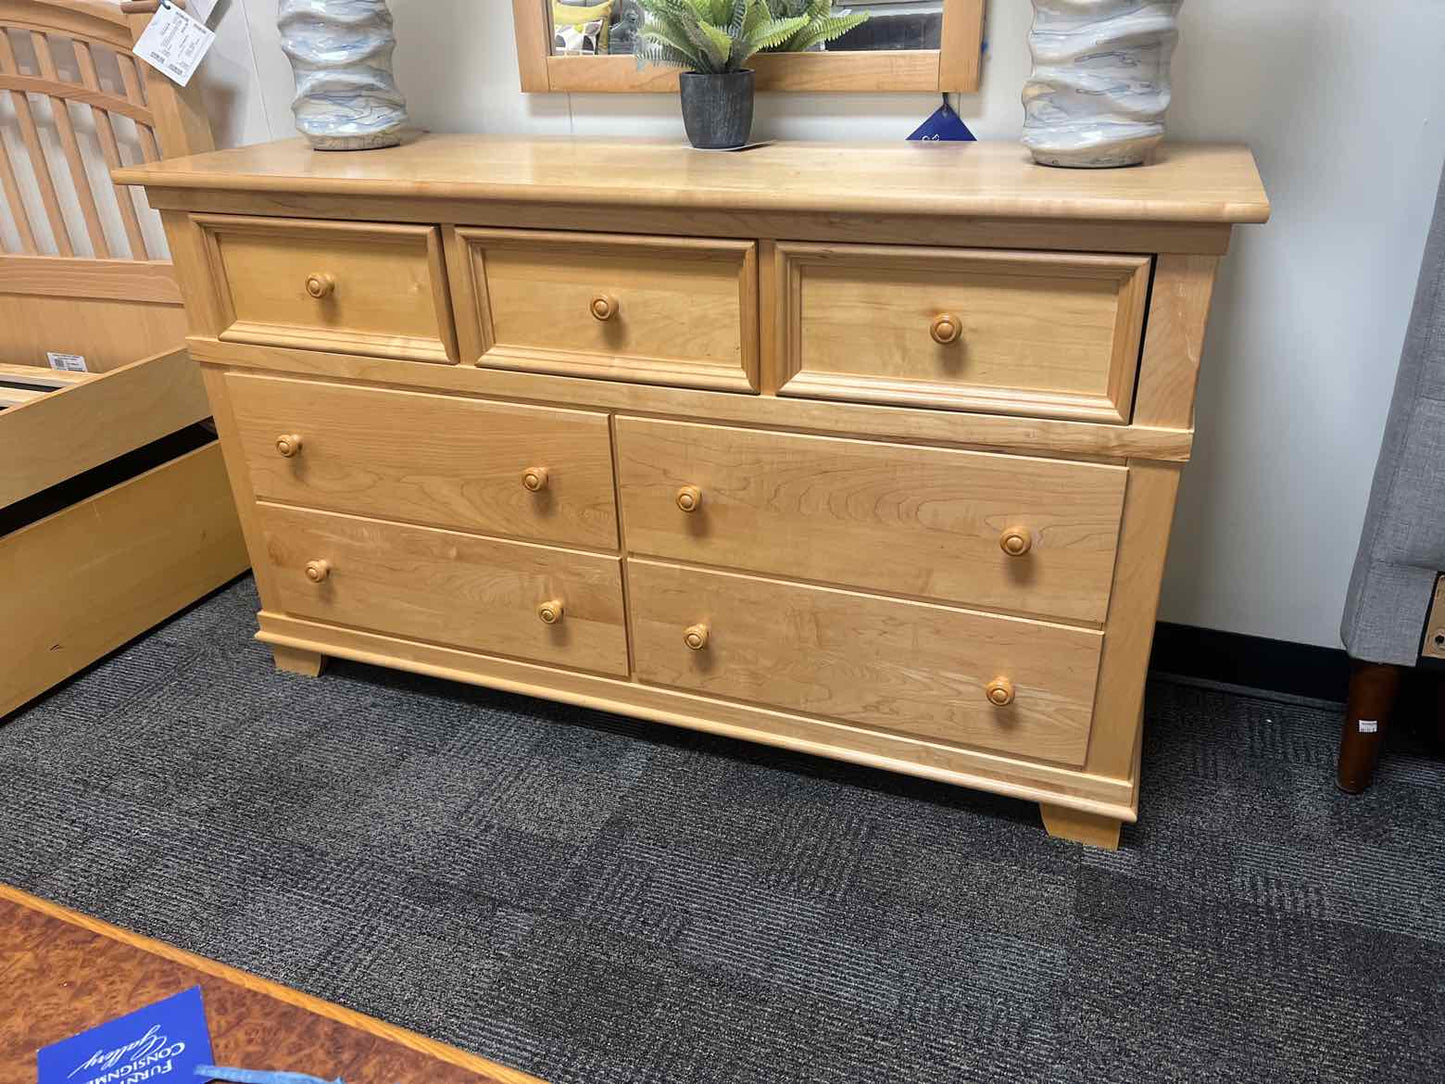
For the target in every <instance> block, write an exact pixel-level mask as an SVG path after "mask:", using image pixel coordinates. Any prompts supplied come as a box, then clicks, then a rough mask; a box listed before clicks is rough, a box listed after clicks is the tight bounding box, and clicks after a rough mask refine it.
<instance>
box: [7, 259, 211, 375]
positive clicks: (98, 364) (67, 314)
mask: <svg viewBox="0 0 1445 1084" xmlns="http://www.w3.org/2000/svg"><path fill="white" fill-rule="evenodd" d="M4 259H8V257H0V260H4ZM185 338H186V314H185V311H184V310H183V309H182V308H181V306H179V305H174V304H169V303H166V304H160V303H155V302H147V301H115V300H108V299H95V298H83V297H66V296H64V294H63V293H62V294H61V295H60V296H54V297H41V296H39V295H36V294H4V293H0V354H3V356H4V357H5V360H7V361H21V362H29V363H33V364H44V363H45V355H46V353H47V352H50V351H53V352H55V353H59V354H79V355H80V356H81V357H83V358H85V364H86V366H87V367H88V368H89V369H90V370H91V371H92V372H109V371H110V370H112V369H118V368H120V367H121V366H124V365H130V364H131V363H132V362H134V361H135V360H136V359H137V358H146V357H150V356H152V355H154V354H159V353H161V352H162V351H166V350H174V349H176V348H177V347H178V346H180V345H181V344H182V343H183V342H185Z"/></svg>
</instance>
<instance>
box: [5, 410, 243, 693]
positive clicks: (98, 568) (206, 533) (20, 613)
mask: <svg viewBox="0 0 1445 1084" xmlns="http://www.w3.org/2000/svg"><path fill="white" fill-rule="evenodd" d="M79 390H82V389H80V388H76V389H72V390H71V391H67V392H55V393H53V395H55V396H56V397H60V396H62V395H70V394H73V393H74V392H75V391H79ZM41 406H44V403H43V402H42V403H32V404H30V405H28V406H25V407H22V408H19V409H17V410H16V411H15V413H16V414H19V413H21V412H23V411H25V410H33V409H35V408H37V407H41ZM5 413H6V414H7V415H8V414H9V413H10V411H6V412H5ZM0 428H3V427H0ZM246 563H247V562H246V554H245V551H244V549H243V548H242V546H241V536H240V532H239V531H238V529H237V526H236V510H235V507H234V506H233V505H232V503H231V493H230V490H229V489H228V488H227V486H226V482H225V473H224V470H223V468H222V464H221V451H220V448H219V447H218V446H217V445H216V444H214V443H212V444H208V445H206V446H205V447H202V448H198V449H196V450H195V451H193V452H190V453H188V454H186V455H184V456H182V457H180V458H179V459H174V460H172V461H170V462H169V463H166V464H163V465H162V466H159V467H156V468H155V469H154V470H150V471H147V472H146V473H144V474H141V475H138V476H137V477H135V478H132V479H130V480H128V481H126V482H123V483H121V484H120V485H117V486H115V487H113V488H111V489H107V490H105V491H104V492H102V493H99V494H97V495H96V496H94V497H91V498H89V499H87V500H84V501H81V502H79V503H76V504H72V505H70V506H69V507H67V508H65V509H64V510H62V511H60V512H57V513H55V514H54V515H52V516H48V517H46V518H45V519H42V520H40V521H38V522H36V523H32V524H30V525H29V526H27V527H22V528H21V529H20V530H18V531H16V532H14V533H13V534H9V535H6V536H5V537H3V538H0V583H4V584H5V590H4V591H0V658H4V659H5V660H6V661H5V665H4V666H3V667H0V716H3V715H5V714H6V713H8V712H10V711H13V710H14V709H15V708H17V707H19V706H20V705H21V704H23V703H25V702H26V701H27V700H29V699H30V698H31V697H33V696H36V695H37V694H39V693H41V692H43V691H45V690H46V689H48V688H50V686H52V685H54V684H55V683H56V682H58V681H61V680H63V679H65V678H67V677H69V676H70V675H71V674H74V673H76V672H77V671H78V670H80V669H81V668H82V667H85V666H88V665H89V664H90V663H92V662H94V661H95V660H96V659H98V658H100V657H101V656H102V655H104V654H105V653H106V652H108V651H111V650H113V649H115V648H117V647H119V646H120V645H121V644H123V643H125V642H126V641H127V640H129V639H131V638H132V637H133V636H135V635H136V634H137V633H138V632H140V631H141V630H144V629H148V628H150V627H151V626H152V625H154V624H156V623H157V622H159V621H162V620H164V619H165V618H167V617H169V616H170V615H171V614H173V613H175V612H176V611H177V610H179V609H180V608H181V607H183V606H186V605H188V604H190V603H191V602H193V601H195V600H196V599H197V598H199V597H200V596H201V595H204V594H205V593H206V592H208V591H212V590H214V589H215V588H217V587H219V586H220V585H221V584H223V583H225V582H226V581H227V580H229V579H232V578H233V577H235V576H238V575H240V574H241V573H242V572H243V571H245V568H246Z"/></svg>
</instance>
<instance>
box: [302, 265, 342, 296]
mask: <svg viewBox="0 0 1445 1084" xmlns="http://www.w3.org/2000/svg"><path fill="white" fill-rule="evenodd" d="M335 290H336V276H334V275H332V274H331V273H330V272H327V271H317V272H316V273H315V274H311V275H307V276H306V292H307V293H308V294H310V295H311V296H312V297H314V298H315V299H316V300H317V301H320V300H321V299H322V298H324V297H330V296H331V295H332V293H333V292H334V291H335Z"/></svg>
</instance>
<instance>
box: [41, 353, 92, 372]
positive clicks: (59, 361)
mask: <svg viewBox="0 0 1445 1084" xmlns="http://www.w3.org/2000/svg"><path fill="white" fill-rule="evenodd" d="M45 356H46V357H47V358H48V359H50V367H51V368H52V369H62V370H64V371H65V372H68V373H86V372H89V371H90V370H89V369H87V368H86V367H85V359H84V358H83V357H81V356H80V355H79V354H52V353H51V352H50V351H48V350H47V351H46V352H45Z"/></svg>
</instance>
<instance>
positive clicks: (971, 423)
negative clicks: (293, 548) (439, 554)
mask: <svg viewBox="0 0 1445 1084" xmlns="http://www.w3.org/2000/svg"><path fill="white" fill-rule="evenodd" d="M187 305H188V307H190V308H191V309H192V310H194V308H195V306H194V303H193V302H192V301H190V299H189V297H188V299H187ZM187 345H188V346H189V347H190V351H191V356H192V357H194V358H195V359H196V360H198V361H203V362H207V363H212V364H217V365H227V366H233V367H235V368H238V369H242V370H245V371H248V372H271V373H278V374H279V373H301V374H308V375H314V376H321V377H332V378H339V379H347V380H362V381H370V382H374V383H377V384H383V385H386V386H390V387H398V388H424V389H431V390H436V391H453V392H462V393H464V394H469V395H485V396H487V397H489V398H495V399H516V400H524V401H530V402H536V403H554V404H564V405H569V406H579V407H592V408H597V409H602V410H617V411H626V412H633V413H643V414H657V415H672V416H677V417H681V418H695V419H698V420H701V421H714V422H719V423H723V424H729V425H739V426H752V427H757V428H767V429H777V430H794V431H799V432H812V433H826V434H834V435H838V436H858V437H870V438H876V439H880V440H891V441H897V442H901V443H913V444H928V445H950V446H957V447H967V448H975V449H991V450H998V451H1013V452H1023V453H1026V454H1030V455H1057V456H1074V457H1079V456H1083V457H1089V456H1093V457H1107V458H1113V459H1118V460H1120V461H1122V460H1124V459H1126V458H1135V459H1158V460H1164V461H1170V462H1182V461H1184V460H1187V459H1188V458H1189V450H1190V446H1191V444H1192V442H1193V436H1194V435H1193V432H1192V431H1191V430H1189V429H1158V428H1153V427H1150V426H1141V425H1111V424H1105V423H1102V422H1076V421H1062V420H1056V419H1052V418H1018V417H1009V416H1008V415H1004V414H969V413H962V412H959V411H948V410H923V409H908V408H904V407H894V406H884V405H877V404H870V403H832V402H826V401H824V400H821V399H789V398H785V397H774V396H768V395H733V394H730V393H726V392H715V391H705V390H697V389H692V388H665V387H660V386H646V385H638V384H625V383H621V382H612V381H605V380H576V379H572V378H569V377H562V376H552V375H549V374H545V373H522V372H513V371H508V370H504V369H479V368H473V367H471V366H441V365H414V364H412V363H411V362H405V361H392V360H388V359H384V358H376V359H372V358H359V357H352V356H350V355H346V354H330V353H323V352H320V351H310V350H295V349H287V348H285V347H262V346H250V345H241V344H237V343H223V342H219V341H217V340H216V339H215V338H213V337H202V336H194V335H193V336H191V337H190V338H189V339H188V340H187Z"/></svg>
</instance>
